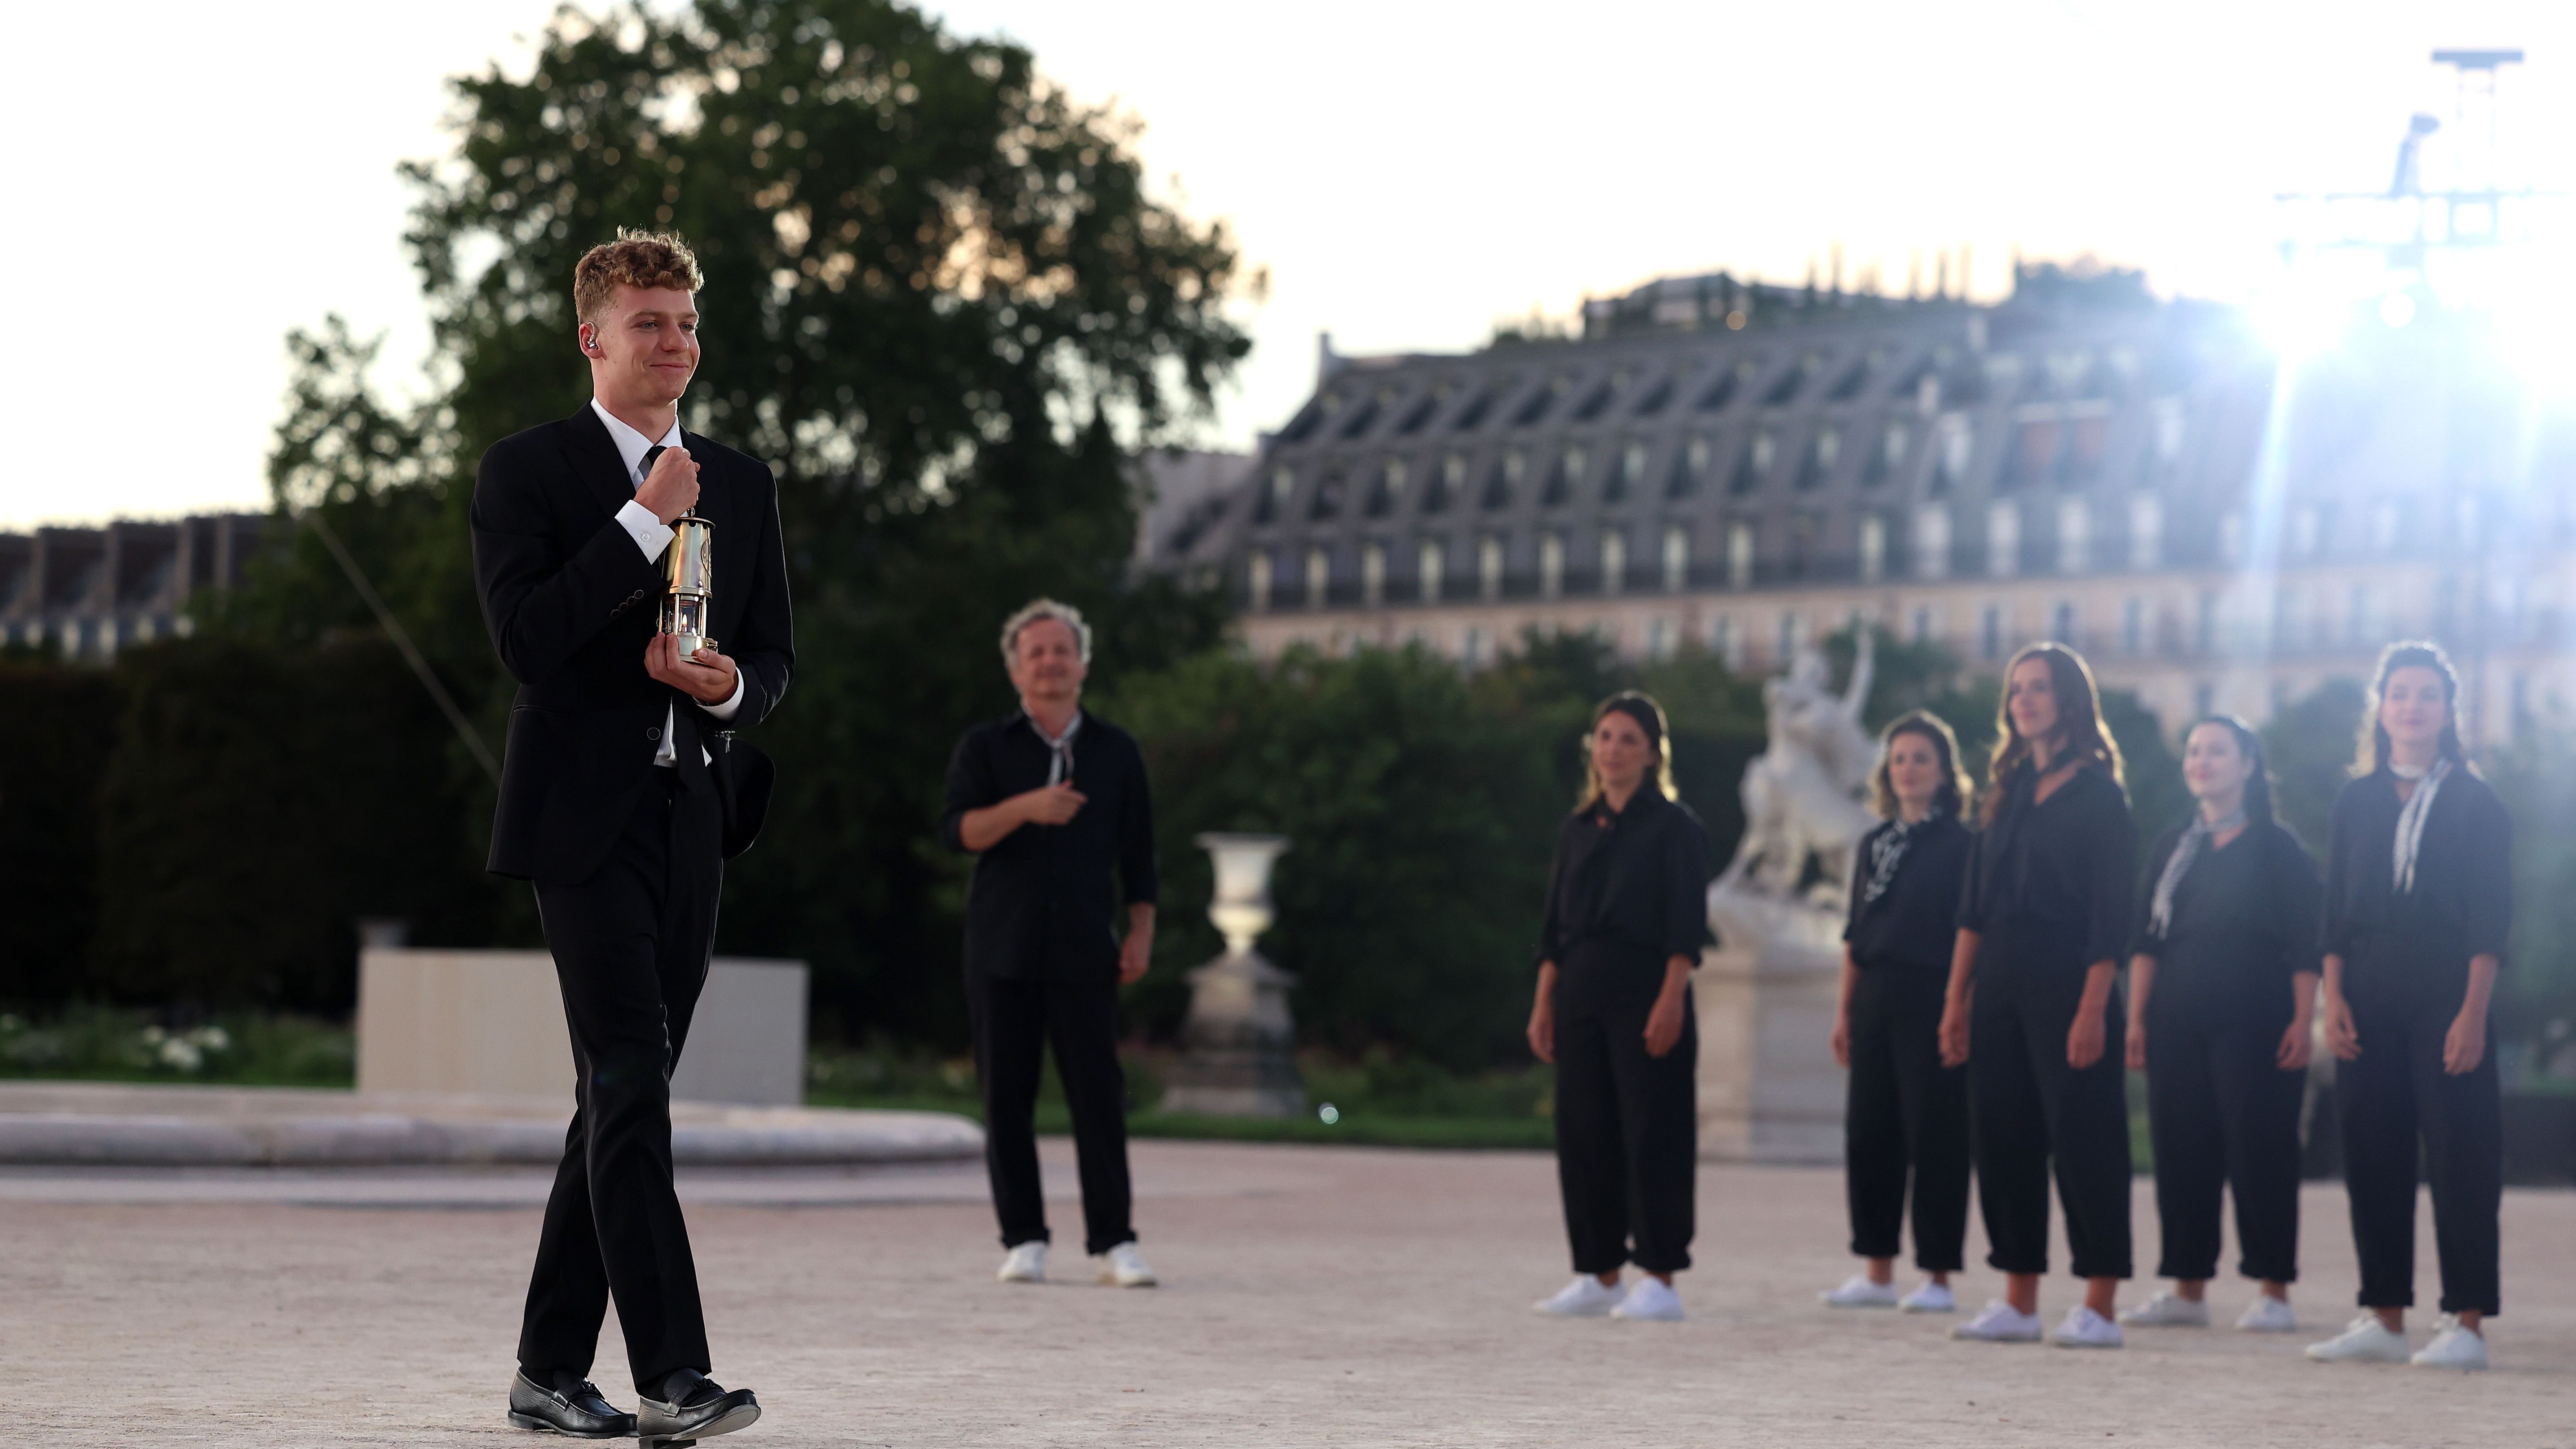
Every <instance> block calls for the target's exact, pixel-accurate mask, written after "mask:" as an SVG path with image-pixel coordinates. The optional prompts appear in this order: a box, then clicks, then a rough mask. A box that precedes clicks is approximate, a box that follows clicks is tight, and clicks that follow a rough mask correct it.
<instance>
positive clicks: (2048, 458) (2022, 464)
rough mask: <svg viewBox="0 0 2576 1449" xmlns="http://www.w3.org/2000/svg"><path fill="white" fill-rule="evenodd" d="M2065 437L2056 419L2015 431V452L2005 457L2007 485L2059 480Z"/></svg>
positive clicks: (2013, 450) (2020, 485) (2028, 424)
mask: <svg viewBox="0 0 2576 1449" xmlns="http://www.w3.org/2000/svg"><path fill="white" fill-rule="evenodd" d="M2062 440H2063V433H2062V430H2061V429H2060V427H2059V426H2058V423H2057V420H2056V419H2054V418H2046V419H2042V420H2040V421H2038V422H2028V423H2024V424H2022V425H2021V427H2020V428H2019V430H2017V431H2016V432H2015V433H2014V434H2013V446H2012V451H2011V452H2010V453H2008V454H2006V455H2005V456H2004V476H2003V484H2004V486H2005V487H2008V488H2020V487H2027V486H2029V485H2031V484H2034V483H2048V482H2054V481H2056V478H2057V470H2058V454H2059V452H2060V450H2061V445H2062Z"/></svg>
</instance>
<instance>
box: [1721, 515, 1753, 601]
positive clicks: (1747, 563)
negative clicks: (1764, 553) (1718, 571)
mask: <svg viewBox="0 0 2576 1449" xmlns="http://www.w3.org/2000/svg"><path fill="white" fill-rule="evenodd" d="M1726 583H1727V586H1728V587H1729V588H1736V589H1749V588H1751V587H1753V525H1752V524H1749V523H1730V524H1728V525H1727V526H1726Z"/></svg>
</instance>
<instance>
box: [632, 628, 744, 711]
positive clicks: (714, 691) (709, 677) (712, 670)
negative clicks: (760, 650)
mask: <svg viewBox="0 0 2576 1449" xmlns="http://www.w3.org/2000/svg"><path fill="white" fill-rule="evenodd" d="M644 672H645V673H647V674H649V675H651V676H653V677H654V678H655V679H658V680H660V681H662V682H663V683H664V684H667V685H669V686H671V687H672V688H673V689H676V690H678V691H680V692H681V693H682V694H685V695H687V696H688V697H689V698H691V699H694V700H696V701H697V702H698V703H700V704H722V703H724V702H725V701H726V700H728V699H731V698H733V690H734V685H735V683H736V681H737V679H738V678H739V675H738V673H737V671H736V670H735V669H734V667H733V661H732V660H730V659H727V658H726V657H724V656H723V655H721V654H718V653H717V652H716V651H715V650H713V649H710V648H707V647H705V646H704V645H701V646H699V649H698V652H697V653H696V654H695V655H692V656H690V657H689V658H685V659H683V658H681V657H680V639H679V636H678V635H676V634H656V635H654V636H653V642H652V643H650V644H647V645H645V646H644Z"/></svg>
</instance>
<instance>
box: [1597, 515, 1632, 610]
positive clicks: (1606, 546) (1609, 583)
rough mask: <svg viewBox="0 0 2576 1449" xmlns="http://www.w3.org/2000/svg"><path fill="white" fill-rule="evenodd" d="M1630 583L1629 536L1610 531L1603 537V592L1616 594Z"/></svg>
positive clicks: (1613, 530) (1604, 533) (1615, 530)
mask: <svg viewBox="0 0 2576 1449" xmlns="http://www.w3.org/2000/svg"><path fill="white" fill-rule="evenodd" d="M1627 582H1628V535H1627V533H1626V531H1625V530H1622V529H1617V528H1613V529H1609V530H1607V531H1605V532H1603V533H1602V535H1601V592H1603V593H1605V594H1615V593H1617V592H1619V590H1620V588H1621V587H1622V586H1624V585H1625V584H1626V583H1627Z"/></svg>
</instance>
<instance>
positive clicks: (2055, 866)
mask: <svg viewBox="0 0 2576 1449" xmlns="http://www.w3.org/2000/svg"><path fill="white" fill-rule="evenodd" d="M2037 786H2038V779H2037V772H2036V771H2033V770H2029V769H2024V770H2022V771H2021V772H2020V774H2019V775H2018V777H2017V778H2015V779H2014V780H2013V781H2011V782H2010V783H2009V784H2008V785H2006V786H2005V792H2006V793H2005V795H2004V803H2003V807H2002V808H2001V809H2000V810H1998V811H1996V813H1995V818H1994V822H1993V823H1992V824H1991V825H1989V826H1988V827H1987V828H1986V829H1985V830H1983V831H1981V832H1980V833H1979V834H1978V836H1977V841H1976V848H1975V849H1974V850H1972V851H1971V852H1970V853H1969V858H1968V873H1967V879H1966V881H1965V882H1964V883H1963V884H1962V885H1961V887H1960V890H1959V928H1960V929H1961V930H1967V931H1975V932H1977V933H1978V934H1979V935H1980V936H1985V937H1992V938H1994V940H1993V942H1992V944H1995V945H2000V946H2004V947H2006V948H2007V949H2006V951H2005V953H2004V959H2007V960H2014V961H2019V962H2021V963H2022V964H2025V965H2029V966H2034V967H2042V968H2050V967H2057V966H2066V967H2071V968H2072V969H2075V970H2079V971H2080V970H2083V969H2084V968H2086V967H2089V966H2091V965H2092V964H2093V963H2094V962H2096V961H2117V960H2119V959H2120V955H2121V952H2122V951H2124V950H2125V949H2127V947H2128V944H2129V892H2130V890H2131V889H2132V888H2133V885H2134V882H2135V879H2136V876H2135V872H2136V867H2137V856H2138V831H2137V826H2136V825H2135V824H2133V823H2132V822H2131V821H2130V819H2129V798H2128V796H2127V795H2126V794H2124V793H2123V792H2122V791H2121V789H2120V782H2119V781H2117V780H2114V779H2112V778H2111V776H2110V772H2108V771H2106V770H2104V769H2102V768H2100V767H2099V766H2095V765H2086V766H2083V767H2081V768H2079V769H2078V770H2076V772H2075V774H2074V776H2073V777H2072V778H2070V779H2068V780H2067V782H2066V783H2065V784H2063V785H2060V786H2058V787H2057V789H2056V791H2055V792H2054V793H2052V794H2051V795H2050V796H2049V797H2048V798H2047V799H2046V800H2040V799H2038V798H2037V794H2038V790H2037ZM2068 958H2072V959H2068Z"/></svg>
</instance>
